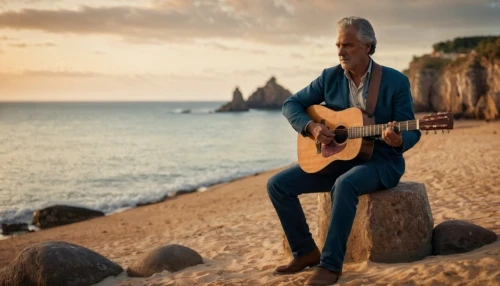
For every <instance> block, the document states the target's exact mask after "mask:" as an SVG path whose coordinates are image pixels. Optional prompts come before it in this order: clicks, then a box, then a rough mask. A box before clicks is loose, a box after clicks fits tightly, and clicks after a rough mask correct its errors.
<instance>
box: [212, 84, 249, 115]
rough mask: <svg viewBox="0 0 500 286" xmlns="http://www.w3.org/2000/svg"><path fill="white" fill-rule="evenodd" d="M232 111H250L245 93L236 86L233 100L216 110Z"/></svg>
mask: <svg viewBox="0 0 500 286" xmlns="http://www.w3.org/2000/svg"><path fill="white" fill-rule="evenodd" d="M231 111H248V105H247V103H246V101H245V100H244V99H243V95H242V94H241V91H240V90H239V88H236V89H235V90H234V92H233V100H232V101H231V102H228V103H227V104H225V105H223V106H221V107H220V108H219V109H217V110H216V111H215V112H231Z"/></svg>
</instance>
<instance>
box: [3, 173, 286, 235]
mask: <svg viewBox="0 0 500 286" xmlns="http://www.w3.org/2000/svg"><path fill="white" fill-rule="evenodd" d="M290 165H293V163H292V164H288V165H285V166H281V167H277V168H273V169H269V170H264V171H259V172H254V173H250V174H248V175H242V176H240V177H233V178H230V179H227V180H225V179H222V180H220V181H218V182H216V183H213V184H209V185H200V186H198V187H196V188H194V189H180V190H177V191H175V192H169V193H167V194H166V195H164V196H162V197H161V198H160V199H158V200H154V201H148V202H138V203H137V204H135V205H134V206H129V207H122V208H118V209H116V210H114V211H111V212H108V213H104V217H107V216H112V215H115V214H119V213H122V212H124V211H128V210H132V209H135V208H139V207H144V206H149V205H154V204H159V203H162V202H165V201H168V200H172V199H175V198H176V197H178V196H184V195H188V194H192V193H202V192H206V191H209V190H210V189H211V188H212V187H215V186H218V185H223V184H227V183H232V182H235V181H238V180H242V179H245V178H248V177H254V176H258V175H260V174H262V173H266V172H273V171H276V170H280V169H283V168H286V167H287V166H290ZM53 205H64V206H75V207H81V208H85V209H89V210H97V209H93V208H88V207H85V206H81V205H79V204H53ZM53 205H50V206H53ZM35 211H37V210H33V211H32V212H35ZM97 211H101V210H97ZM31 217H32V215H31V216H30V219H29V220H14V221H10V220H7V221H1V223H0V225H1V224H7V225H13V224H23V223H26V224H27V225H28V229H29V231H21V232H12V233H11V234H7V235H5V234H3V233H2V232H0V241H1V240H5V239H9V238H11V237H17V236H20V235H25V234H28V233H33V232H38V231H41V230H46V229H50V228H45V229H41V228H39V227H37V226H35V225H33V224H32V220H31ZM84 221H85V220H84ZM75 223H78V222H75ZM70 224H74V223H69V224H66V225H70ZM62 226H65V225H62Z"/></svg>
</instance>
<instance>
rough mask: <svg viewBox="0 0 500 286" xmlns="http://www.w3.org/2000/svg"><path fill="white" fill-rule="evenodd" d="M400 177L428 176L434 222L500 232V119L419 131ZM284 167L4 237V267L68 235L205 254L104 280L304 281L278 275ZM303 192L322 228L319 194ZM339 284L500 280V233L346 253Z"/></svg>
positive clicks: (108, 252)
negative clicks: (272, 187)
mask: <svg viewBox="0 0 500 286" xmlns="http://www.w3.org/2000/svg"><path fill="white" fill-rule="evenodd" d="M405 158H406V173H405V175H404V177H403V178H402V181H418V182H423V183H425V185H426V189H427V192H428V197H429V201H430V204H431V210H432V214H433V217H434V223H435V225H437V224H439V223H441V222H444V221H447V220H451V219H459V220H467V221H470V222H472V223H475V224H478V225H480V226H483V227H485V228H488V229H490V230H492V231H494V232H495V233H497V234H500V176H499V175H500V161H499V160H500V159H499V158H500V122H490V123H487V122H484V121H458V122H455V130H453V131H451V132H450V133H449V134H444V135H443V134H435V135H434V134H433V132H432V134H429V135H427V136H426V135H423V136H422V138H421V140H420V142H419V143H418V144H417V145H416V146H415V147H414V148H413V149H411V150H410V151H408V152H406V153H405ZM277 171H278V170H274V171H269V172H265V173H261V174H258V175H255V176H250V177H246V178H243V179H239V180H236V181H233V182H230V183H225V184H220V185H216V186H213V187H211V188H209V189H208V190H206V191H204V192H199V193H191V194H186V195H182V196H177V197H174V198H172V199H169V200H166V201H164V202H161V203H157V204H151V205H147V206H142V207H138V208H135V209H130V210H127V211H123V212H121V213H116V214H113V215H108V216H106V217H102V218H98V219H93V220H89V221H85V222H81V223H76V224H72V225H67V226H62V227H56V228H52V229H47V230H42V231H37V232H35V233H28V234H24V235H19V236H16V237H11V238H8V239H5V240H1V241H0V267H3V266H5V265H7V264H8V263H9V262H10V261H11V260H12V259H13V258H14V257H15V256H16V255H17V254H18V253H19V251H21V250H22V249H23V248H25V247H26V246H28V245H30V244H33V243H37V242H41V241H47V240H62V241H67V242H72V243H76V244H79V245H82V246H85V247H87V248H90V249H92V250H94V251H96V252H98V253H100V254H102V255H104V256H105V257H107V258H109V259H111V260H113V261H114V262H116V263H118V264H120V265H121V266H122V267H123V268H124V269H126V267H127V266H128V265H129V264H130V263H131V262H132V261H134V259H136V258H137V257H138V255H140V254H141V253H144V252H146V251H148V250H150V249H153V248H155V247H157V246H160V245H165V244H171V243H177V244H181V245H184V246H187V247H190V248H192V249H194V250H196V251H197V252H198V253H200V254H201V256H202V257H203V260H204V264H202V265H198V266H195V267H190V268H187V269H185V270H182V271H179V272H176V273H169V272H166V271H164V272H162V273H158V274H155V275H153V276H152V277H149V278H129V277H127V275H126V273H125V272H123V273H122V274H121V275H119V276H117V277H111V278H108V279H106V280H104V281H102V282H101V283H99V284H98V285H101V286H104V285H123V286H125V285H302V283H303V282H304V281H305V280H306V279H307V277H308V276H309V275H310V273H311V270H307V271H304V272H302V273H299V274H296V275H291V276H280V277H276V276H273V270H274V268H275V267H276V266H278V265H281V264H283V263H287V261H286V260H285V259H284V258H283V256H282V250H281V243H282V230H281V225H280V223H279V221H278V218H277V216H276V214H275V212H274V209H273V207H272V205H271V203H270V200H269V198H268V195H267V192H266V182H267V180H268V178H269V177H270V176H272V175H273V174H274V173H276V172H277ZM301 201H302V204H303V207H304V210H305V212H306V215H307V218H308V222H309V224H310V227H311V231H312V233H313V234H315V233H316V204H317V199H316V195H315V194H310V195H304V196H302V197H301ZM343 272H344V273H343V276H342V277H341V279H340V280H339V284H340V285H500V240H497V241H496V242H495V243H493V244H490V245H487V246H484V247H482V248H479V249H476V250H474V251H471V252H469V253H464V254H457V255H448V256H431V257H427V258H425V259H423V260H421V261H416V262H412V263H399V264H382V263H373V262H364V263H347V264H345V266H344V270H343Z"/></svg>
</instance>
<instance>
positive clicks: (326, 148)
mask: <svg viewBox="0 0 500 286" xmlns="http://www.w3.org/2000/svg"><path fill="white" fill-rule="evenodd" d="M345 146H346V144H342V145H337V144H336V143H335V142H332V143H330V144H328V145H323V147H322V148H321V155H322V156H323V158H328V157H330V156H333V155H335V154H338V153H340V152H342V150H344V149H345Z"/></svg>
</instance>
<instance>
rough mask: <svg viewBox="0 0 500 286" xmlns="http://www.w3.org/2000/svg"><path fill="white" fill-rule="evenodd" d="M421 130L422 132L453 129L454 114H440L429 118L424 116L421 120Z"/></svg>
mask: <svg viewBox="0 0 500 286" xmlns="http://www.w3.org/2000/svg"><path fill="white" fill-rule="evenodd" d="M419 121H420V122H419V129H420V130H425V131H429V130H443V132H444V130H445V129H448V132H449V130H450V129H453V114H451V113H450V112H439V113H437V114H432V115H428V116H424V117H423V118H422V119H420V120H419Z"/></svg>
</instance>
